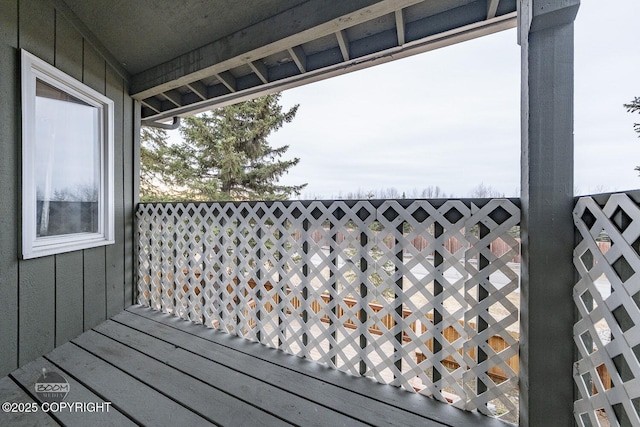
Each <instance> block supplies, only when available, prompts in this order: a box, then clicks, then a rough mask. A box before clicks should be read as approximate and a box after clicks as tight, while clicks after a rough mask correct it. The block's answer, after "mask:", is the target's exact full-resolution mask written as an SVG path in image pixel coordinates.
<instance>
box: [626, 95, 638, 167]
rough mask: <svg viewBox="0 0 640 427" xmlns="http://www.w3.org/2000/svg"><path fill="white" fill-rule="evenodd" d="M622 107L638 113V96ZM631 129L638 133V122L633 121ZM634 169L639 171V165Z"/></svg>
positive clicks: (629, 111)
mask: <svg viewBox="0 0 640 427" xmlns="http://www.w3.org/2000/svg"><path fill="white" fill-rule="evenodd" d="M624 108H626V109H627V112H628V113H640V98H639V97H637V96H636V97H635V98H633V101H631V103H629V104H624ZM633 129H634V130H635V131H636V132H638V133H639V134H640V123H634V124H633ZM638 138H640V135H638ZM635 170H637V171H638V172H640V166H636V168H635Z"/></svg>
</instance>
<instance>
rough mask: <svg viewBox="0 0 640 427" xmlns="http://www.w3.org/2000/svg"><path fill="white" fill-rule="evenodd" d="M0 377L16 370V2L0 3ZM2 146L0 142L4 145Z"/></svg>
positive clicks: (17, 241) (7, 0)
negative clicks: (0, 200) (0, 296)
mask: <svg viewBox="0 0 640 427" xmlns="http://www.w3.org/2000/svg"><path fill="white" fill-rule="evenodd" d="M0 10H2V13H0V93H1V94H2V102H1V103H0V123H2V126H0V196H2V198H3V203H0V232H1V234H2V238H0V292H1V293H2V304H1V305H0V374H4V373H6V372H9V371H11V370H13V369H15V368H17V367H18V352H19V345H20V344H19V339H18V337H19V330H18V328H19V324H18V317H19V304H18V301H19V299H20V294H19V288H18V283H19V281H20V275H19V269H18V258H17V253H18V247H19V235H18V232H17V231H16V230H18V229H19V228H20V227H19V225H18V224H17V223H18V222H19V221H20V219H19V217H18V215H17V212H18V209H17V205H18V188H19V181H18V174H17V173H14V171H16V170H18V168H19V166H18V164H19V161H20V156H19V147H18V145H17V144H15V141H17V140H19V138H20V126H19V120H18V118H17V117H16V116H15V111H16V104H17V103H18V100H19V92H20V88H19V84H18V81H19V80H18V78H17V76H18V73H17V70H18V68H19V66H18V61H17V58H18V54H17V47H18V37H19V35H18V10H19V4H18V0H0ZM5 141H6V143H4V144H3V142H5Z"/></svg>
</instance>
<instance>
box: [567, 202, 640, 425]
mask: <svg viewBox="0 0 640 427" xmlns="http://www.w3.org/2000/svg"><path fill="white" fill-rule="evenodd" d="M573 216H574V221H575V224H576V228H577V233H578V235H579V238H580V242H579V243H578V244H577V245H576V248H575V251H574V257H573V260H574V265H575V267H576V269H577V271H578V275H579V280H578V283H577V284H576V285H575V287H574V291H573V297H574V301H575V303H576V306H577V308H578V312H579V316H578V321H577V323H576V324H575V326H574V334H573V336H574V341H575V344H576V346H577V348H578V360H577V362H576V363H575V367H574V380H575V383H576V385H577V389H578V396H577V400H576V402H575V404H574V412H575V419H576V422H577V423H578V425H580V426H601V425H603V423H601V420H603V418H606V419H608V422H609V424H610V425H611V426H617V425H620V426H636V427H637V426H640V414H639V413H638V411H639V410H640V363H639V362H638V358H639V357H640V308H639V307H638V306H639V304H640V276H639V275H638V274H636V273H637V272H640V255H639V253H638V252H639V250H640V207H639V206H638V202H637V197H635V198H634V197H633V196H632V195H631V194H612V195H610V196H609V197H608V198H607V199H606V200H605V201H603V200H602V198H599V199H596V198H592V197H582V198H580V199H579V200H578V203H577V204H576V207H575V210H574V212H573ZM602 240H605V241H606V240H609V241H610V249H608V250H607V251H604V250H602V249H601V245H599V242H601V241H602ZM607 246H609V245H607Z"/></svg>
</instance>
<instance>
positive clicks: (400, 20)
mask: <svg viewBox="0 0 640 427" xmlns="http://www.w3.org/2000/svg"><path fill="white" fill-rule="evenodd" d="M395 15H396V32H397V33H398V46H402V45H403V44H404V43H405V41H406V40H405V36H404V32H405V31H404V29H405V28H404V27H405V22H404V13H403V11H402V9H400V10H396V12H395Z"/></svg>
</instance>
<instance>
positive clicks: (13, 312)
mask: <svg viewBox="0 0 640 427" xmlns="http://www.w3.org/2000/svg"><path fill="white" fill-rule="evenodd" d="M56 4H57V3H56V2H55V1H53V0H38V1H29V2H26V1H21V0H0V10H1V11H2V13H0V301H1V302H0V376H3V375H6V374H7V373H9V372H11V371H12V370H14V369H16V368H17V367H19V366H21V365H24V364H25V363H27V362H29V361H31V360H33V359H35V358H37V357H39V356H41V355H43V354H45V353H47V352H49V351H51V350H52V349H53V348H54V347H55V346H57V345H60V344H62V343H64V342H66V341H68V340H70V339H71V338H73V337H75V336H77V335H79V334H80V333H82V332H83V331H85V330H87V329H89V328H91V327H93V326H95V325H96V324H98V323H100V322H102V321H104V320H105V319H107V318H108V317H110V316H112V315H114V314H116V313H118V312H120V311H121V310H122V309H124V308H125V307H127V306H129V305H130V304H131V303H132V302H133V286H132V283H133V279H132V274H133V273H132V272H133V268H132V264H133V207H134V200H135V198H136V195H135V194H134V189H135V185H134V180H135V178H134V172H135V170H137V169H136V168H135V166H134V162H133V159H135V158H136V157H135V155H134V147H133V146H134V140H135V139H136V138H137V137H136V136H135V135H136V132H137V130H138V128H137V126H136V125H135V124H134V123H135V121H134V101H133V100H132V99H131V98H130V97H129V95H128V92H129V91H128V81H127V78H126V77H123V76H121V74H119V73H118V71H117V70H115V69H114V68H112V67H111V66H110V65H109V62H108V61H107V60H106V59H105V57H104V56H102V55H101V54H100V53H99V52H100V50H99V49H96V48H95V47H94V46H93V45H92V44H91V43H90V37H87V35H86V34H82V33H81V30H79V29H78V28H77V27H76V25H74V22H77V20H75V19H74V17H70V16H69V12H68V10H61V9H60V8H58V7H56ZM89 24H90V23H89ZM20 49H26V50H27V51H29V52H31V53H33V54H34V55H36V56H38V57H39V58H41V59H43V60H45V61H47V62H48V63H50V64H52V65H54V66H55V67H57V68H59V69H60V70H62V71H64V72H65V73H67V74H69V75H71V76H72V77H74V78H76V79H78V80H80V81H82V82H83V83H85V84H87V85H88V86H90V87H91V88H93V89H95V90H97V91H98V92H100V93H102V94H105V95H106V96H107V97H109V98H110V99H112V100H113V101H114V104H115V147H114V148H115V190H116V191H115V228H116V243H115V244H114V245H109V246H103V247H98V248H93V249H86V250H82V251H76V252H70V253H65V254H59V255H54V256H47V257H42V258H36V259H31V260H21V254H20V251H21V249H20V248H21V241H20V230H21V205H20V198H21V182H20V181H21V179H20V174H21V166H20V165H21V147H22V140H21V101H20Z"/></svg>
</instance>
